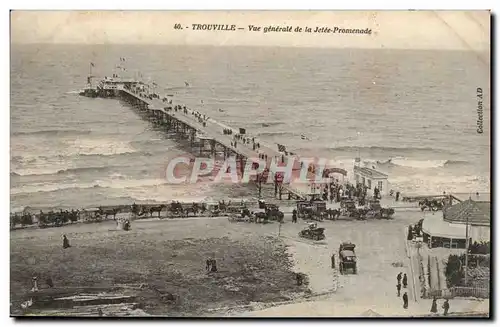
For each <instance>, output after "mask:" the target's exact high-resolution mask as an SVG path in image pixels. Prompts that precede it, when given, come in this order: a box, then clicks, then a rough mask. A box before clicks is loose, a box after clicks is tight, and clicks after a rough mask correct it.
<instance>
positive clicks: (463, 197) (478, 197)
mask: <svg viewBox="0 0 500 327" xmlns="http://www.w3.org/2000/svg"><path fill="white" fill-rule="evenodd" d="M451 196H452V197H454V198H455V199H457V200H458V201H460V202H463V201H467V200H469V198H471V199H472V200H474V201H476V202H490V201H491V195H490V193H452V194H451Z"/></svg>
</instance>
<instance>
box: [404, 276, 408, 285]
mask: <svg viewBox="0 0 500 327" xmlns="http://www.w3.org/2000/svg"><path fill="white" fill-rule="evenodd" d="M406 286H408V277H407V276H406V274H404V276H403V287H404V288H406Z"/></svg>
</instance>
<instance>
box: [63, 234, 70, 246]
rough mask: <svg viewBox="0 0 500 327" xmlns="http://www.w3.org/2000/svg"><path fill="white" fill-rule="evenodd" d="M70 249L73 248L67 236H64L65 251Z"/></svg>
mask: <svg viewBox="0 0 500 327" xmlns="http://www.w3.org/2000/svg"><path fill="white" fill-rule="evenodd" d="M69 247H71V245H69V240H68V238H67V237H66V235H63V249H67V248H69Z"/></svg>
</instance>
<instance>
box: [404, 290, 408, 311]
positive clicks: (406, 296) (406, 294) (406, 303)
mask: <svg viewBox="0 0 500 327" xmlns="http://www.w3.org/2000/svg"><path fill="white" fill-rule="evenodd" d="M403 308H404V309H408V293H406V292H405V294H403Z"/></svg>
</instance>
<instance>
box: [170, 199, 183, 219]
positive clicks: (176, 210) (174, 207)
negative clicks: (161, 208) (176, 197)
mask: <svg viewBox="0 0 500 327" xmlns="http://www.w3.org/2000/svg"><path fill="white" fill-rule="evenodd" d="M167 210H168V211H170V212H171V213H172V214H173V215H179V216H182V215H183V214H184V209H183V208H182V204H180V203H179V202H172V203H171V204H170V206H168V209H167Z"/></svg>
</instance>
